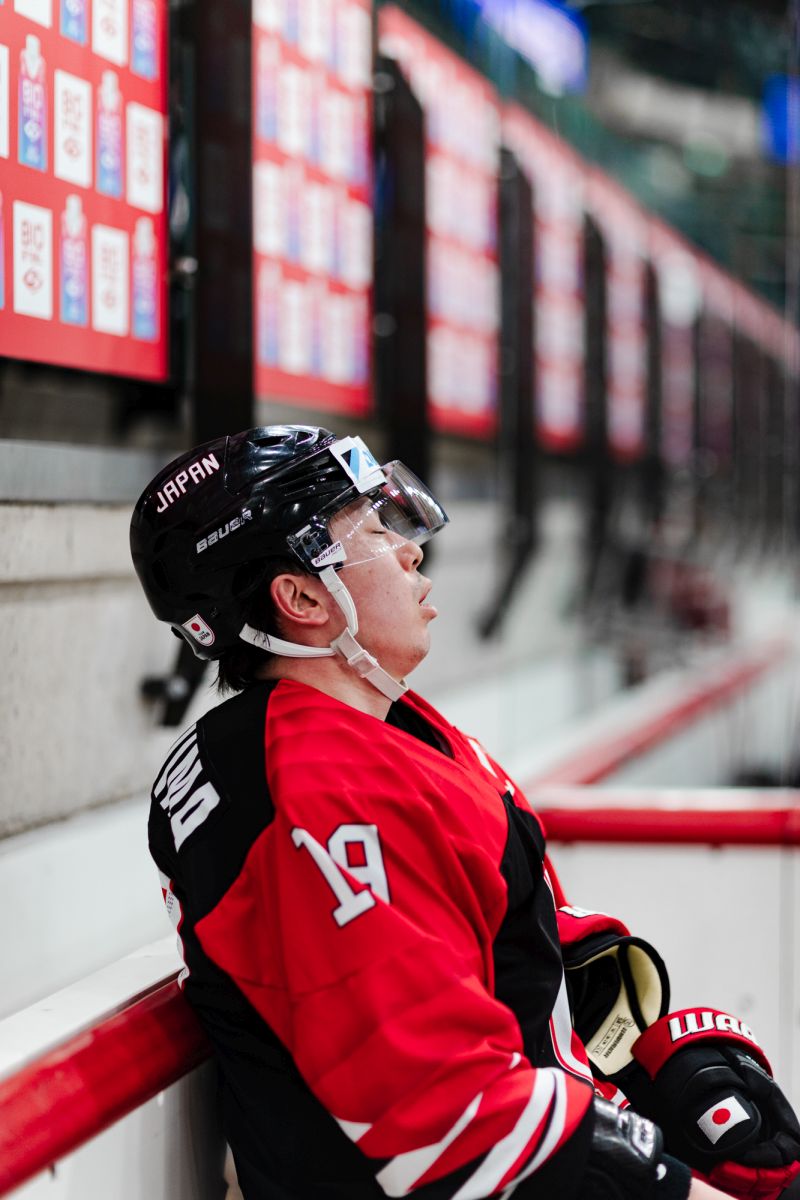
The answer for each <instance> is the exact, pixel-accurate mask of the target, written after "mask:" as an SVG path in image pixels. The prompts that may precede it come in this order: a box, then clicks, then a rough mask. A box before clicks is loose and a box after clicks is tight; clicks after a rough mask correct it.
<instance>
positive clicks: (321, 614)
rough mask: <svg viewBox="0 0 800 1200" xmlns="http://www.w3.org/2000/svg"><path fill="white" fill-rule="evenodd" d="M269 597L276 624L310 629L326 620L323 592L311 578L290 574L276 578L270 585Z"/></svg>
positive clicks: (326, 609) (316, 580)
mask: <svg viewBox="0 0 800 1200" xmlns="http://www.w3.org/2000/svg"><path fill="white" fill-rule="evenodd" d="M270 596H271V597H272V603H273V605H274V606H275V613H276V616H277V617H278V620H279V621H293V622H295V623H296V624H300V625H305V626H306V627H310V626H318V625H324V624H325V622H326V621H327V620H328V606H327V604H326V603H325V597H326V596H327V592H326V591H325V588H324V586H323V585H322V584H321V583H320V581H319V580H318V579H317V578H316V577H315V576H314V575H304V574H302V573H297V574H295V573H293V572H292V573H290V572H286V573H285V574H283V575H276V576H275V578H274V579H273V580H272V583H271V584H270Z"/></svg>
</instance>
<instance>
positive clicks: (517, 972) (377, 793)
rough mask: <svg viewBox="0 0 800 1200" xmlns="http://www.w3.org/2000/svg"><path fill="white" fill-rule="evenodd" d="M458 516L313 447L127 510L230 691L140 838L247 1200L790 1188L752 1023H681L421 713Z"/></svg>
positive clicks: (209, 466) (406, 477) (150, 496)
mask: <svg viewBox="0 0 800 1200" xmlns="http://www.w3.org/2000/svg"><path fill="white" fill-rule="evenodd" d="M446 521H447V517H446V515H445V513H444V511H443V509H442V507H441V505H440V504H439V503H438V502H437V501H436V499H435V498H434V496H433V495H432V494H431V492H430V491H429V490H428V489H427V488H426V487H425V485H424V484H422V483H421V482H420V481H419V480H418V479H416V478H415V477H414V476H413V475H412V473H411V472H410V471H408V470H407V468H405V467H404V466H403V465H402V464H401V463H397V462H395V463H389V464H386V465H384V466H381V465H379V464H378V462H376V460H375V459H374V457H373V456H372V455H371V454H370V452H369V450H368V449H367V447H366V446H365V445H364V443H363V442H362V441H361V440H360V439H359V438H351V437H345V438H337V437H335V436H334V435H333V434H331V433H328V432H327V431H326V430H324V429H317V428H307V427H301V426H276V427H268V428H261V429H254V430H249V431H247V432H245V433H241V434H239V435H237V436H235V437H229V438H220V439H218V440H216V441H213V442H209V443H207V444H206V445H203V446H201V447H199V448H197V449H195V450H193V451H191V452H189V453H188V454H184V455H182V456H181V457H180V458H179V459H177V460H176V461H175V462H173V463H172V464H170V466H168V467H167V468H165V469H164V470H163V471H162V472H161V473H160V474H159V475H158V476H157V477H156V479H155V480H154V481H153V483H152V484H151V485H150V487H149V488H148V489H147V490H146V491H145V493H144V494H143V496H142V497H141V499H140V500H139V502H138V504H137V506H136V510H135V513H134V517H133V522H132V528H131V545H132V552H133V559H134V563H135V566H136V570H137V572H138V574H139V577H140V579H141V581H142V584H143V586H144V590H145V592H146V595H147V597H148V600H149V601H150V604H151V606H152V608H153V610H154V612H155V615H156V616H157V617H158V618H159V619H160V620H162V621H165V622H167V623H168V624H170V625H171V626H172V628H173V630H174V631H175V632H176V633H177V634H178V635H179V636H180V637H182V638H184V639H186V640H187V641H188V642H189V644H190V645H191V646H192V648H193V649H194V651H195V653H197V654H198V655H199V656H201V657H202V658H206V659H216V660H217V661H218V663H219V673H220V680H221V683H222V684H223V685H225V686H226V687H227V688H228V689H233V690H234V691H236V692H237V694H236V695H235V696H234V697H232V698H231V699H228V700H226V701H225V702H224V703H222V704H220V705H219V706H218V707H217V708H215V709H213V710H212V711H211V712H209V713H208V714H207V715H206V716H204V717H203V718H202V719H201V720H199V721H198V722H197V723H196V724H195V725H193V726H192V727H191V728H190V729H188V730H187V731H186V732H185V733H184V734H183V735H182V736H181V737H180V738H179V739H178V741H177V742H176V743H175V745H174V746H173V748H172V750H171V751H170V754H169V755H168V757H167V760H166V762H165V763H164V766H163V769H162V770H161V772H160V774H159V776H158V778H157V780H156V783H155V785H154V788H153V802H152V809H151V816H150V826H149V836H150V847H151V851H152V854H153V857H154V858H155V860H156V863H157V865H158V867H159V869H160V872H161V874H162V881H163V889H164V895H165V899H166V903H167V907H168V909H169V911H170V913H171V915H172V918H173V920H174V921H175V923H176V925H177V928H178V932H179V937H180V941H181V945H182V951H183V955H184V958H185V962H186V970H185V972H184V973H183V974H184V981H183V982H184V987H185V992H186V996H187V998H188V1000H189V1001H190V1003H191V1004H192V1006H193V1007H194V1009H195V1010H196V1012H197V1013H198V1015H199V1017H200V1019H201V1021H202V1023H203V1025H204V1027H205V1029H206V1030H207V1032H208V1035H209V1038H210V1040H211V1042H212V1044H213V1046H214V1049H215V1051H216V1056H217V1059H218V1062H219V1065H220V1068H221V1077H222V1082H223V1097H224V1121H225V1128H226V1133H227V1136H228V1138H229V1141H230V1143H231V1146H232V1148H233V1152H234V1156H235V1160H236V1165H237V1171H238V1176H239V1181H240V1186H241V1188H242V1191H243V1193H244V1195H245V1197H246V1200H262V1198H266V1197H270V1198H271V1197H275V1198H276V1200H277V1198H281V1200H283V1198H296V1200H333V1198H335V1197H339V1198H341V1200H362V1198H363V1200H373V1198H377V1197H381V1196H386V1195H388V1196H406V1195H411V1196H414V1197H417V1198H419V1200H445V1198H447V1200H481V1198H483V1197H490V1196H503V1197H509V1196H511V1195H514V1196H515V1197H518V1200H573V1198H575V1200H611V1198H614V1200H685V1198H686V1197H687V1196H690V1197H691V1198H692V1200H710V1198H711V1197H718V1196H720V1195H721V1194H722V1193H720V1192H719V1191H718V1190H716V1188H714V1187H712V1186H710V1185H709V1183H707V1182H703V1181H702V1180H701V1179H699V1178H692V1177H691V1176H690V1171H689V1166H692V1167H693V1168H695V1170H696V1171H698V1172H699V1173H702V1174H703V1175H704V1176H706V1177H710V1178H711V1179H712V1180H718V1181H719V1185H720V1186H721V1187H723V1188H725V1189H726V1190H730V1191H732V1192H733V1193H734V1194H736V1195H738V1196H742V1197H753V1198H756V1197H758V1198H761V1200H771V1198H773V1197H775V1198H777V1197H778V1196H780V1195H785V1196H786V1197H789V1196H793V1197H794V1196H796V1195H797V1188H798V1185H794V1190H792V1189H793V1184H792V1181H793V1179H794V1178H795V1176H796V1175H797V1173H798V1171H800V1163H798V1152H800V1128H798V1124H797V1121H796V1120H795V1118H794V1115H793V1113H792V1112H791V1110H790V1108H789V1106H788V1105H787V1103H786V1101H785V1100H784V1098H783V1096H782V1094H781V1093H780V1091H779V1090H778V1088H777V1086H776V1085H775V1084H774V1083H773V1081H772V1079H771V1076H770V1074H769V1069H768V1066H767V1064H766V1060H765V1059H764V1057H763V1054H762V1053H761V1051H760V1050H759V1049H758V1047H757V1046H756V1045H755V1043H754V1041H753V1039H752V1035H751V1033H750V1031H749V1030H747V1028H746V1027H745V1026H743V1025H742V1024H741V1023H740V1022H738V1021H737V1020H736V1019H735V1018H733V1017H731V1016H729V1015H728V1014H721V1013H717V1012H715V1011H714V1010H709V1009H702V1010H700V1009H698V1010H690V1011H688V1012H683V1013H680V1014H672V1015H670V1014H668V1013H667V1011H666V1007H667V996H668V985H667V980H666V974H665V972H664V969H663V965H662V964H661V962H660V960H659V959H658V956H657V955H656V954H655V952H654V951H653V950H652V949H651V948H650V947H649V946H647V945H646V943H644V942H641V941H638V940H637V939H635V938H632V937H630V935H629V934H628V931H627V930H626V929H625V928H624V927H623V926H621V925H620V924H619V923H618V922H615V921H613V920H612V919H610V918H606V917H602V916H600V915H598V914H592V913H587V912H584V911H583V910H579V909H574V908H570V907H568V906H567V905H566V904H565V903H564V900H563V897H562V896H561V895H560V893H559V892H558V889H557V884H556V882H555V880H554V878H553V877H552V875H551V872H550V871H549V869H548V865H547V861H546V857H545V845H544V837H543V831H542V828H541V824H540V822H539V820H538V819H537V817H536V816H535V814H534V813H533V812H532V811H531V809H530V807H529V806H528V804H527V802H526V800H525V798H524V797H523V796H522V795H521V793H520V792H519V790H518V789H517V788H515V786H514V785H513V783H512V782H511V781H510V780H509V779H508V778H507V777H506V775H505V773H504V772H503V771H502V769H501V768H500V767H499V766H498V765H497V764H496V763H495V762H493V761H492V759H491V758H490V757H489V756H488V755H487V754H486V752H485V751H484V750H483V748H482V747H481V746H480V745H479V744H478V743H476V742H475V741H473V740H472V739H470V738H468V737H465V736H464V735H463V734H461V733H460V732H459V731H458V730H457V729H455V728H453V726H451V725H450V724H449V723H448V722H447V721H446V720H445V719H444V718H443V717H442V716H441V715H440V714H439V713H437V712H436V711H435V710H434V709H433V708H431V706H430V705H428V704H426V703H425V701H423V700H422V699H420V697H418V696H416V695H415V694H414V693H413V692H410V691H408V690H407V685H406V683H405V678H406V676H407V675H408V674H409V673H410V672H411V671H412V670H413V669H414V667H415V666H417V665H418V663H419V662H420V661H421V660H422V659H423V658H424V656H425V654H426V653H427V650H428V645H429V637H430V626H431V622H432V620H433V619H434V618H435V616H436V609H435V608H434V607H433V606H432V605H431V603H430V601H429V592H430V583H429V581H428V580H427V579H426V578H425V576H424V575H422V574H421V573H420V571H419V567H420V564H421V561H422V550H421V548H420V547H421V544H422V543H423V542H424V541H425V540H426V539H427V538H428V537H430V536H431V535H432V534H434V533H436V532H437V531H438V530H440V529H441V528H442V527H443V526H444V525H445V523H446ZM557 906H558V908H559V911H558V912H557V911H556V909H557ZM565 968H566V969H565ZM579 1033H580V1035H581V1037H579V1036H578V1034H579ZM590 1056H591V1064H592V1065H594V1067H595V1076H596V1078H597V1087H598V1089H599V1090H600V1091H601V1092H602V1093H603V1095H604V1096H606V1097H613V1102H611V1101H610V1100H609V1099H604V1098H602V1096H601V1095H599V1094H598V1092H597V1091H595V1087H594V1081H593V1072H592V1065H590ZM626 1096H628V1097H630V1098H632V1099H635V1104H636V1107H637V1109H638V1112H635V1111H634V1108H633V1107H625V1105H626V1104H627V1100H626ZM638 1113H641V1114H643V1115H641V1116H640V1115H638ZM648 1117H651V1118H657V1119H658V1120H659V1121H660V1122H661V1124H662V1127H663V1129H664V1132H665V1135H666V1146H667V1148H668V1149H669V1151H670V1153H666V1152H665V1148H664V1147H665V1143H664V1135H662V1132H661V1130H660V1129H659V1127H658V1126H657V1125H656V1124H655V1123H653V1121H652V1120H650V1119H647V1118H648ZM684 1164H689V1166H687V1165H684ZM786 1189H789V1190H786Z"/></svg>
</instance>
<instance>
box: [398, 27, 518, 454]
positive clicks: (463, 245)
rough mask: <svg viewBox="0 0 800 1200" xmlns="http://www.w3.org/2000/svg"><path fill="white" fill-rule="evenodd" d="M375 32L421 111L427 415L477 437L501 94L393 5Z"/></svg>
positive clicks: (493, 359)
mask: <svg viewBox="0 0 800 1200" xmlns="http://www.w3.org/2000/svg"><path fill="white" fill-rule="evenodd" d="M378 33H379V42H380V48H381V52H382V53H384V54H386V55H387V56H389V57H390V58H393V59H395V60H396V61H397V62H398V63H399V65H400V67H401V69H402V71H403V72H404V74H405V76H406V78H407V79H408V81H409V83H410V85H411V87H412V89H413V91H414V93H415V95H416V96H417V99H418V100H419V101H420V103H421V104H422V107H423V109H424V111H425V129H426V145H425V197H426V199H425V204H426V213H425V219H426V226H427V246H426V254H427V315H428V332H427V339H428V341H427V350H428V400H429V404H430V414H431V421H432V424H433V425H434V426H435V427H436V428H437V429H440V430H442V431H445V432H449V433H460V434H465V435H467V436H472V437H476V436H477V437H483V436H486V435H487V434H490V433H492V432H493V430H494V428H495V425H496V419H497V333H498V325H499V319H500V284H499V271H498V263H497V169H498V163H499V152H500V129H499V124H500V122H499V108H498V104H497V101H496V98H495V95H494V92H493V91H492V88H491V86H490V85H489V83H488V82H487V81H486V80H485V79H482V78H481V76H480V75H478V74H477V72H476V71H474V70H473V69H472V68H471V67H469V66H467V65H466V64H465V63H463V62H462V61H461V60H460V59H459V58H458V57H457V56H456V55H455V54H453V53H452V52H451V51H450V50H448V49H447V48H446V47H444V46H442V45H441V43H440V42H438V41H437V40H436V39H435V38H434V37H432V36H431V35H430V34H429V33H427V32H426V31H425V30H424V29H422V28H421V27H420V26H419V25H417V23H416V22H415V21H413V20H412V19H411V18H410V17H408V16H406V14H405V13H404V12H401V11H400V10H399V9H397V8H394V7H387V8H382V9H381V10H380V12H379V14H378Z"/></svg>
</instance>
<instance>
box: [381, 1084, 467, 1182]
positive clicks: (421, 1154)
mask: <svg viewBox="0 0 800 1200" xmlns="http://www.w3.org/2000/svg"><path fill="white" fill-rule="evenodd" d="M482 1099H483V1092H479V1093H478V1095H477V1096H476V1097H475V1099H474V1100H472V1101H471V1102H470V1103H469V1104H468V1105H467V1107H466V1108H465V1109H464V1111H463V1113H462V1114H461V1116H460V1117H459V1118H458V1120H457V1121H456V1123H455V1125H454V1126H453V1127H452V1129H449V1130H448V1131H447V1133H446V1134H445V1135H444V1137H443V1138H442V1140H441V1141H440V1142H436V1143H435V1144H434V1145H431V1146H421V1147H420V1149H419V1150H408V1151H407V1152H406V1153H405V1154H398V1155H397V1156H396V1157H395V1158H393V1159H392V1160H391V1161H390V1162H388V1163H387V1164H386V1166H385V1167H384V1168H383V1170H381V1171H379V1172H378V1174H377V1175H376V1176H375V1178H376V1179H377V1181H378V1183H379V1184H380V1186H381V1187H382V1188H383V1190H384V1191H385V1192H386V1195H387V1196H407V1195H408V1193H409V1192H410V1191H411V1189H412V1188H413V1186H414V1184H415V1183H416V1182H417V1180H418V1179H421V1178H422V1176H423V1175H424V1174H425V1173H426V1172H427V1171H429V1170H430V1168H431V1167H432V1166H433V1164H434V1163H435V1162H436V1160H437V1159H439V1158H441V1157H442V1155H443V1154H444V1152H445V1150H446V1149H447V1148H448V1146H450V1145H452V1143H453V1142H454V1141H455V1140H456V1138H457V1137H459V1136H460V1135H461V1134H462V1133H463V1132H464V1130H465V1129H466V1128H467V1126H468V1125H469V1124H470V1122H471V1121H472V1119H473V1117H474V1116H475V1114H476V1112H477V1111H478V1109H479V1107H480V1103H481V1100H482Z"/></svg>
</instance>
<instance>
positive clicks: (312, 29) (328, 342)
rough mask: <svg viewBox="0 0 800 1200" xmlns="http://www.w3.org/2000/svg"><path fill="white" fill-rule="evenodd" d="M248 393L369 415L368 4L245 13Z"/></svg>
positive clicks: (300, 3)
mask: <svg viewBox="0 0 800 1200" xmlns="http://www.w3.org/2000/svg"><path fill="white" fill-rule="evenodd" d="M253 21H254V29H253V64H252V70H253V240H254V255H255V259H254V264H253V278H254V289H255V296H254V303H253V312H254V335H255V336H254V348H255V358H256V362H255V372H254V376H255V385H256V395H257V396H258V398H259V399H262V400H263V399H271V400H283V401H289V402H297V403H302V404H305V405H309V404H310V405H312V406H313V407H315V408H316V407H319V408H324V409H329V410H331V411H335V412H340V413H350V414H354V415H363V414H365V413H367V412H368V410H369V408H370V404H371V390H370V339H371V322H372V312H371V307H372V305H371V290H372V233H373V230H372V209H371V175H372V150H371V141H370V122H371V116H370V103H371V99H370V97H371V85H372V38H371V21H372V17H371V8H370V6H369V3H368V0H338V2H334V0H287V2H286V3H283V2H282V0H255V3H254V5H253Z"/></svg>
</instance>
